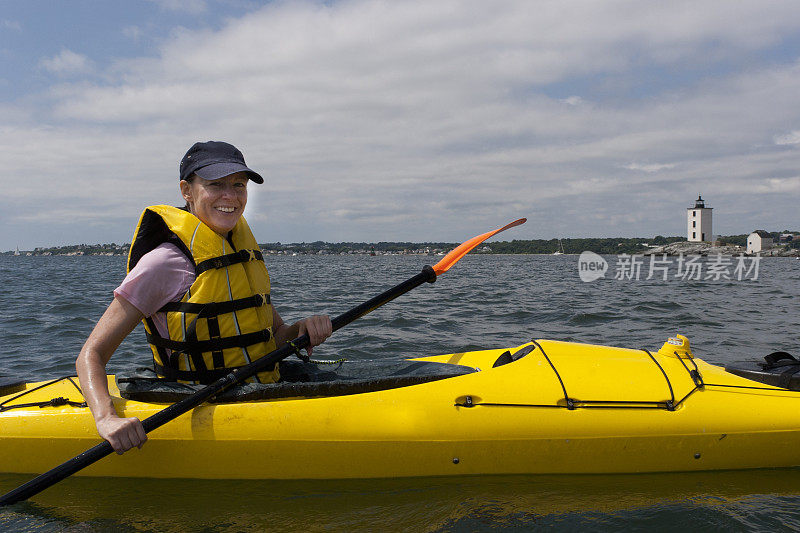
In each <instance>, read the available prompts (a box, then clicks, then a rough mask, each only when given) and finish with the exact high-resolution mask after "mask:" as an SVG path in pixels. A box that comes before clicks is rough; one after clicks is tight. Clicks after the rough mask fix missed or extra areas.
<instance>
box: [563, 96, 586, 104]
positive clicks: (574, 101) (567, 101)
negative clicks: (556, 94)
mask: <svg viewBox="0 0 800 533" xmlns="http://www.w3.org/2000/svg"><path fill="white" fill-rule="evenodd" d="M559 102H562V103H564V104H567V105H581V104H583V98H581V97H580V96H574V95H573V96H569V97H567V98H562V99H561V100H559Z"/></svg>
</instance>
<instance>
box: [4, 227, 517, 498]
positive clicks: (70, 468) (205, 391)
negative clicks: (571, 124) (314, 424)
mask: <svg viewBox="0 0 800 533" xmlns="http://www.w3.org/2000/svg"><path fill="white" fill-rule="evenodd" d="M525 220H526V219H524V218H521V219H519V220H515V221H514V222H512V223H510V224H507V225H505V226H503V227H502V228H499V229H496V230H494V231H490V232H488V233H484V234H483V235H478V236H477V237H473V238H472V239H470V240H468V241H466V242H465V243H463V244H461V245H459V246H458V247H456V248H455V249H454V250H453V251H452V252H450V253H448V254H447V255H446V256H444V257H443V258H442V260H441V261H439V262H438V263H436V265H435V266H433V267H430V266H426V267H424V268H423V269H422V272H420V273H419V274H417V275H416V276H414V277H412V278H410V279H408V280H406V281H404V282H403V283H400V284H399V285H397V286H395V287H393V288H391V289H389V290H388V291H386V292H384V293H383V294H380V295H378V296H376V297H374V298H372V299H371V300H368V301H366V302H364V303H362V304H360V305H357V306H356V307H354V308H352V309H350V310H349V311H347V312H345V313H343V314H341V315H339V316H337V317H336V318H334V319H333V320H332V321H331V322H332V324H333V331H336V330H338V329H339V328H342V327H344V326H346V325H347V324H349V323H350V322H353V321H354V320H356V319H357V318H360V317H362V316H364V315H366V314H367V313H369V312H370V311H372V310H373V309H377V308H378V307H380V306H382V305H383V304H386V303H388V302H390V301H392V300H394V299H395V298H397V297H398V296H400V295H401V294H405V293H407V292H408V291H410V290H411V289H413V288H415V287H418V286H419V285H421V284H423V283H425V282H429V283H433V282H434V281H436V277H437V276H440V275H442V274H444V273H445V272H447V271H448V270H449V269H450V267H452V266H453V265H454V264H456V262H458V260H459V259H461V258H462V257H464V256H465V255H466V254H467V252H469V251H470V250H472V249H473V248H475V247H476V246H478V245H479V244H480V243H482V242H483V241H485V240H486V239H488V238H489V237H491V236H493V235H496V234H498V233H500V232H501V231H503V230H506V229H508V228H513V227H514V226H519V225H520V224H523V223H524V222H525ZM308 344H309V339H308V335H301V336H300V337H297V338H296V339H294V340H293V341H291V343H287V344H284V345H283V346H281V347H280V348H278V349H276V350H273V351H272V352H270V353H268V354H267V355H265V356H264V357H262V358H260V359H257V360H256V361H253V362H252V363H250V364H248V365H246V366H243V367H241V368H238V369H236V370H233V371H232V372H231V373H230V374H228V375H226V376H224V377H222V378H220V379H218V380H217V381H215V382H214V383H211V384H210V385H207V386H206V387H204V388H202V389H200V390H199V391H197V392H196V393H194V394H192V395H191V396H189V397H187V398H184V399H183V400H181V401H179V402H178V403H175V404H172V405H170V406H169V407H167V408H166V409H164V410H162V411H159V412H158V413H156V414H154V415H152V416H150V417H148V418H146V419H144V420H143V421H142V426H144V430H145V431H146V432H147V433H150V432H151V431H153V430H154V429H156V428H159V427H161V426H163V425H164V424H166V423H167V422H169V421H171V420H174V419H175V418H177V417H179V416H180V415H182V414H184V413H186V412H187V411H190V410H192V409H194V408H195V407H197V406H198V405H200V404H202V403H203V402H205V401H206V400H208V399H209V398H211V397H213V396H215V395H217V394H219V393H220V392H222V391H224V390H225V389H227V388H229V387H231V386H233V385H235V384H237V383H240V382H242V381H244V380H245V379H247V378H249V377H251V376H253V375H254V374H257V373H258V372H261V371H262V370H265V369H266V368H268V367H271V366H272V365H274V364H275V363H277V362H278V361H280V360H282V359H285V358H286V357H288V356H289V355H291V354H293V353H295V350H300V349H302V348H305V347H306V346H308ZM113 451H114V449H113V448H112V447H111V445H110V444H109V443H108V442H107V441H103V442H101V443H100V444H98V445H96V446H94V447H93V448H90V449H88V450H86V451H85V452H83V453H82V454H80V455H78V456H75V457H73V458H72V459H70V460H69V461H67V462H65V463H62V464H61V465H59V466H57V467H55V468H53V469H52V470H50V471H48V472H45V473H44V474H41V475H39V476H37V477H35V478H33V479H32V480H30V481H28V482H27V483H25V484H23V485H20V486H19V487H17V488H16V489H14V490H12V491H10V492H8V493H7V494H4V495H3V496H1V497H0V505H8V504H12V503H16V502H19V501H22V500H27V499H28V498H30V497H31V496H34V495H36V494H38V493H40V492H41V491H43V490H44V489H46V488H48V487H50V486H52V485H55V484H56V483H58V482H59V481H61V480H62V479H65V478H67V477H69V476H71V475H72V474H74V473H75V472H78V471H79V470H82V469H84V468H86V467H87V466H89V465H91V464H93V463H95V462H97V461H99V460H100V459H102V458H103V457H105V456H106V455H109V454H110V453H111V452H113Z"/></svg>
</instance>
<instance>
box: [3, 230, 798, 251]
mask: <svg viewBox="0 0 800 533" xmlns="http://www.w3.org/2000/svg"><path fill="white" fill-rule="evenodd" d="M782 233H783V234H786V233H791V234H793V235H794V236H795V238H794V239H793V240H792V241H791V242H789V243H788V245H789V246H790V247H791V248H797V249H800V232H797V231H783V232H771V234H772V236H773V240H774V241H775V242H778V239H779V237H780V235H781V234H782ZM685 240H686V239H685V238H684V237H664V236H662V235H657V236H655V237H653V238H644V237H633V238H626V237H602V238H597V237H595V238H582V239H574V238H565V239H530V240H522V239H514V240H512V241H496V242H488V243H486V244H485V245H483V246H480V247H478V248H477V249H476V250H475V251H474V252H473V253H482V254H552V253H554V252H563V253H565V254H579V253H581V252H584V251H591V252H595V253H598V254H605V255H616V254H623V253H624V254H635V253H643V252H645V251H647V249H648V248H653V247H656V246H663V245H665V244H670V243H673V242H680V241H685ZM717 240H718V242H719V243H720V244H722V245H725V244H729V245H738V246H742V247H744V246H746V245H747V234H742V235H727V236H720V237H718V238H717ZM458 244H459V243H454V242H453V243H449V242H423V243H413V242H376V243H368V242H339V243H330V242H324V241H315V242H309V243H306V242H302V243H286V244H283V243H280V242H273V243H264V244H259V246H260V247H261V249H262V250H263V251H264V252H265V253H267V254H283V255H293V254H298V255H324V254H331V255H339V254H380V255H385V254H436V253H443V252H447V251H449V250H452V249H453V248H454V247H455V246H457V245H458ZM129 247H130V244H116V243H109V244H76V245H69V246H55V247H49V248H35V249H34V250H30V251H20V252H19V253H20V255H127V253H128V248H129ZM0 253H2V254H4V255H15V254H16V251H9V252H0Z"/></svg>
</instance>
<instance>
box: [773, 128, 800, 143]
mask: <svg viewBox="0 0 800 533" xmlns="http://www.w3.org/2000/svg"><path fill="white" fill-rule="evenodd" d="M773 141H774V142H775V144H777V145H779V146H785V145H791V144H800V131H798V130H795V131H792V132H790V133H787V134H785V135H776V136H775V137H773Z"/></svg>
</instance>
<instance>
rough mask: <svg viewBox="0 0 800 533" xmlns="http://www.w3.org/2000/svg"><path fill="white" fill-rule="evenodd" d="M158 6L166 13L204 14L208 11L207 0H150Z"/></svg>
mask: <svg viewBox="0 0 800 533" xmlns="http://www.w3.org/2000/svg"><path fill="white" fill-rule="evenodd" d="M150 1H151V2H154V3H156V4H158V6H159V7H160V8H161V9H163V10H165V11H178V12H182V13H192V14H197V13H203V12H205V11H206V10H207V9H208V5H207V3H206V1H205V0H150Z"/></svg>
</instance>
